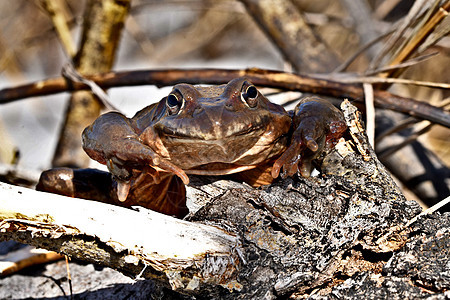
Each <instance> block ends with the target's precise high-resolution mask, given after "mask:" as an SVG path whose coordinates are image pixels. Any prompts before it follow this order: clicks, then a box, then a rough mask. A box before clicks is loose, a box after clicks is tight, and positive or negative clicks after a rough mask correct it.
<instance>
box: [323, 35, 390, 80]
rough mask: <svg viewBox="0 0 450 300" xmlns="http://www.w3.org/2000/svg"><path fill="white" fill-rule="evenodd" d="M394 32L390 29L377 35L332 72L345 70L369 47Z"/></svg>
mask: <svg viewBox="0 0 450 300" xmlns="http://www.w3.org/2000/svg"><path fill="white" fill-rule="evenodd" d="M393 32H394V30H390V31H388V32H386V33H384V34H382V35H380V36H378V37H376V38H375V39H373V40H372V41H370V42H368V43H367V44H365V45H364V46H362V47H361V48H359V49H358V50H357V51H356V52H355V53H354V54H353V55H352V56H350V57H349V58H348V59H347V60H346V61H345V62H343V63H342V64H340V65H339V66H338V67H337V68H336V69H334V70H333V71H332V72H331V73H339V72H343V71H345V70H346V69H347V68H348V67H349V66H350V65H351V64H352V63H353V62H354V61H355V59H357V58H358V57H359V56H360V55H361V54H362V53H364V52H365V51H366V50H367V49H369V48H370V47H372V46H373V45H375V44H376V43H379V42H380V41H381V40H383V39H384V38H386V37H387V36H388V35H390V34H392V33H393Z"/></svg>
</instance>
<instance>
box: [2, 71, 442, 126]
mask: <svg viewBox="0 0 450 300" xmlns="http://www.w3.org/2000/svg"><path fill="white" fill-rule="evenodd" d="M242 76H245V77H248V79H249V80H250V81H252V82H253V83H254V84H256V85H261V86H267V87H273V88H280V89H284V90H295V91H301V92H307V93H316V94H322V95H329V96H334V97H340V98H347V97H348V98H351V99H353V100H356V101H362V100H363V99H364V91H363V88H362V85H361V84H352V83H341V82H338V81H332V80H328V79H324V78H317V77H313V76H307V75H299V74H293V73H285V72H281V71H272V70H264V69H234V70H231V69H230V70H228V69H189V70H183V69H164V70H142V71H122V72H110V73H105V74H98V75H94V76H86V78H87V79H89V80H93V81H94V82H96V83H97V84H98V85H99V86H100V87H102V88H105V89H108V88H113V87H123V86H139V85H156V86H159V87H161V86H170V85H174V84H177V83H183V82H184V83H190V84H202V83H203V84H222V83H226V82H228V81H229V80H231V79H233V78H236V77H242ZM88 88H89V87H88V86H87V85H85V84H82V83H76V82H71V83H67V82H66V80H65V79H64V78H62V77H60V78H51V79H47V80H43V81H38V82H35V83H30V84H26V85H22V86H18V87H15V88H7V89H3V90H0V104H3V103H8V102H11V101H14V100H18V99H23V98H28V97H32V96H45V95H50V94H56V93H61V92H66V91H74V90H82V89H88ZM374 97H375V105H376V106H377V107H380V108H386V109H391V110H394V111H398V112H402V113H405V114H408V115H411V116H414V117H417V118H419V119H425V120H429V121H431V122H433V123H436V124H440V125H443V126H446V127H450V113H448V112H447V111H445V110H443V109H441V108H438V107H435V106H433V105H430V104H428V103H425V102H421V101H417V100H414V99H411V98H406V97H401V96H398V95H395V94H392V93H389V92H387V91H380V90H376V91H374Z"/></svg>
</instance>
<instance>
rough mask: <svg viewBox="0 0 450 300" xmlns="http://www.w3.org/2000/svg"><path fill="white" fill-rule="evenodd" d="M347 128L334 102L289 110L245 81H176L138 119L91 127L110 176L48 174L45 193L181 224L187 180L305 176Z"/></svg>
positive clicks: (90, 148) (105, 118)
mask: <svg viewBox="0 0 450 300" xmlns="http://www.w3.org/2000/svg"><path fill="white" fill-rule="evenodd" d="M345 129H346V126H345V124H344V122H343V116H342V113H341V112H340V111H339V110H337V109H336V108H335V107H334V106H333V105H331V104H330V103H329V102H327V101H325V100H322V99H319V98H305V99H303V100H301V101H300V103H299V104H298V105H297V107H296V108H295V111H294V112H286V111H285V110H284V108H283V107H281V106H279V105H277V104H274V103H271V102H270V101H269V100H268V99H267V98H265V97H264V96H263V95H262V94H261V93H259V91H258V90H257V89H256V87H254V86H253V85H252V84H251V83H250V82H249V81H248V80H246V79H245V78H237V79H234V80H232V81H230V82H229V83H228V84H225V85H219V86H208V87H205V86H192V85H189V84H178V85H175V86H174V88H173V90H172V92H171V93H170V94H169V95H168V96H167V97H165V98H163V99H162V100H161V101H160V102H158V103H155V104H153V105H150V106H148V107H146V108H144V109H143V110H141V111H139V112H138V113H137V114H136V115H135V116H134V117H133V118H131V119H129V118H127V117H125V116H124V115H122V114H120V113H117V112H110V113H106V114H104V115H102V116H100V117H99V118H98V119H97V120H96V121H95V122H94V123H93V124H92V125H90V126H89V127H87V128H86V129H85V130H84V132H83V148H84V150H85V151H86V153H87V154H88V155H89V156H90V157H91V158H92V159H94V160H97V161H98V162H100V163H102V164H106V165H107V167H108V170H109V171H110V173H111V174H112V177H111V175H109V174H104V175H101V173H99V172H94V171H92V170H91V171H89V170H84V171H83V170H79V171H73V170H70V169H56V170H50V171H47V172H44V173H43V175H42V176H41V180H40V183H39V187H38V188H39V189H41V190H47V191H52V192H56V193H61V194H65V195H70V196H77V197H83V198H91V199H92V198H93V199H96V200H100V201H105V202H113V203H114V202H115V203H119V202H121V204H122V205H127V206H129V205H136V204H139V205H142V206H145V207H148V208H151V209H154V210H157V211H160V212H163V213H166V214H173V215H176V216H179V217H181V216H183V215H185V214H186V213H187V208H186V205H185V188H184V184H187V183H188V182H189V178H188V176H187V175H186V174H200V175H226V174H234V173H239V174H238V177H237V178H239V179H242V180H245V181H246V182H248V183H250V184H252V185H253V186H259V185H261V184H269V183H270V182H272V180H273V179H274V178H276V177H278V175H279V174H280V172H281V175H282V176H283V177H284V176H292V175H294V174H295V173H297V171H299V172H300V173H301V175H302V176H305V177H307V176H309V175H310V173H311V169H312V166H311V163H312V161H313V160H314V159H315V158H317V157H318V156H319V155H320V154H321V153H322V152H323V151H324V149H326V148H327V147H332V146H333V145H334V142H335V141H336V140H337V139H338V138H340V137H341V136H342V134H343V132H344V131H345ZM91 173H94V175H92V178H93V179H92V180H86V178H89V176H90V175H89V174H91ZM86 174H88V175H86ZM81 177H82V179H80V178H81ZM98 182H101V184H97V183H98ZM183 183H184V184H183ZM55 186H57V188H54V187H55ZM91 189H92V192H90V191H89V190H91Z"/></svg>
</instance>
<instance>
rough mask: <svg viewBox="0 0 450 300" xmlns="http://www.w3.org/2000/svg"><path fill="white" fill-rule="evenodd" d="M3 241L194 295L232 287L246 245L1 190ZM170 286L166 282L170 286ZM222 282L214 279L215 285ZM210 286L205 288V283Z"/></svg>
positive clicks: (191, 227) (123, 213) (215, 232)
mask: <svg viewBox="0 0 450 300" xmlns="http://www.w3.org/2000/svg"><path fill="white" fill-rule="evenodd" d="M0 195H1V200H0V207H1V209H0V216H1V220H2V222H1V223H0V236H2V237H3V238H5V237H6V238H13V239H15V240H17V241H20V242H23V243H28V244H31V245H35V246H37V247H44V248H47V249H50V250H55V251H58V252H61V253H64V254H67V255H68V256H70V257H75V258H78V259H82V260H85V261H90V262H95V263H97V264H101V265H104V266H109V267H111V268H115V269H118V270H120V271H122V272H124V273H126V274H129V275H131V276H133V277H139V276H142V277H143V278H157V279H159V280H161V281H165V282H166V283H168V284H170V285H172V287H173V288H174V289H177V288H179V287H180V285H181V286H184V287H185V288H187V289H189V288H188V286H192V288H195V287H197V286H198V285H202V284H204V283H206V281H208V282H209V283H215V284H220V283H221V282H223V283H230V282H232V278H233V271H235V269H236V268H237V267H238V265H239V259H238V257H237V250H236V249H237V248H238V247H239V242H238V240H237V238H236V237H235V236H233V235H230V234H227V233H226V232H224V231H223V230H220V229H217V228H215V227H211V226H207V225H202V224H194V223H189V222H186V221H182V220H178V219H175V218H172V217H168V216H165V215H162V214H159V213H156V212H152V211H147V210H142V211H140V212H138V211H134V210H130V209H126V208H121V207H117V206H110V205H105V204H103V203H98V202H93V201H87V200H82V199H75V198H68V197H63V196H59V195H54V194H48V193H42V192H36V191H33V190H29V189H25V188H20V187H14V186H11V185H7V184H4V183H0ZM164 278H165V279H164ZM214 278H215V279H214ZM204 280H205V281H204Z"/></svg>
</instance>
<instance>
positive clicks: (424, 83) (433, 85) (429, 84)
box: [330, 77, 450, 89]
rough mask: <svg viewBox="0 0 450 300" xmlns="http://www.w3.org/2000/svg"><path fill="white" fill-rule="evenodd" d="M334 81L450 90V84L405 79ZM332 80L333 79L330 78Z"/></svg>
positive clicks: (348, 79)
mask: <svg viewBox="0 0 450 300" xmlns="http://www.w3.org/2000/svg"><path fill="white" fill-rule="evenodd" d="M332 78H333V80H334V81H337V82H341V83H371V84H376V83H397V84H406V85H416V86H424V87H430V88H439V89H450V84H449V83H444V82H431V81H420V80H412V79H403V78H380V77H354V78H342V79H341V78H338V79H336V78H334V77H332ZM330 79H331V78H330Z"/></svg>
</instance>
